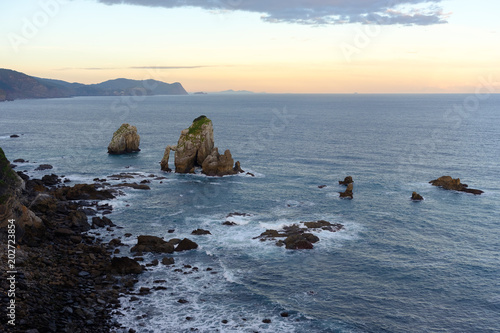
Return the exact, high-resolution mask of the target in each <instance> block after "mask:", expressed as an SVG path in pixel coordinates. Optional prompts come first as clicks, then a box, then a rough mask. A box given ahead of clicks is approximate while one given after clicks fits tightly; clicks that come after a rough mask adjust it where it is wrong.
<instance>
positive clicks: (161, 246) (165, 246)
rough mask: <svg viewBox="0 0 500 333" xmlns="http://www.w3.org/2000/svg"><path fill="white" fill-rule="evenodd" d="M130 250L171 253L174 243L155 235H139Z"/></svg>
mask: <svg viewBox="0 0 500 333" xmlns="http://www.w3.org/2000/svg"><path fill="white" fill-rule="evenodd" d="M130 251H131V252H154V253H173V252H174V245H172V243H169V242H166V241H165V240H163V239H162V238H159V237H156V236H139V237H137V245H136V246H134V247H133V248H131V249H130Z"/></svg>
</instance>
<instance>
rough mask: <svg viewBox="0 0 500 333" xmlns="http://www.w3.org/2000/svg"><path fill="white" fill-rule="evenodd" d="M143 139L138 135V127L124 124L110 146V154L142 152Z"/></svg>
mask: <svg viewBox="0 0 500 333" xmlns="http://www.w3.org/2000/svg"><path fill="white" fill-rule="evenodd" d="M140 141H141V138H140V136H139V134H137V127H135V126H131V125H129V124H122V125H121V126H120V128H119V129H118V130H116V132H115V133H113V138H112V139H111V142H110V143H109V146H108V154H126V153H133V152H138V151H140V149H139V144H140Z"/></svg>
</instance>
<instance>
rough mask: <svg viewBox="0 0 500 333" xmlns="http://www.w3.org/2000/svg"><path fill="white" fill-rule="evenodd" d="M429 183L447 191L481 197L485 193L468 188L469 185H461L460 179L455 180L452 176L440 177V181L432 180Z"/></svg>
mask: <svg viewBox="0 0 500 333" xmlns="http://www.w3.org/2000/svg"><path fill="white" fill-rule="evenodd" d="M429 183H431V184H432V185H434V186H439V187H441V188H443V189H445V190H453V191H460V192H467V193H472V194H475V195H480V194H481V193H484V192H483V191H481V190H476V189H472V188H468V185H467V184H462V183H460V178H457V179H453V178H451V177H450V176H442V177H439V178H438V179H434V180H431V181H430V182H429Z"/></svg>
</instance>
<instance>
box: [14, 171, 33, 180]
mask: <svg viewBox="0 0 500 333" xmlns="http://www.w3.org/2000/svg"><path fill="white" fill-rule="evenodd" d="M17 175H18V176H19V177H21V179H22V180H24V181H27V180H29V179H30V177H29V176H28V175H27V174H25V173H24V172H22V171H18V172H17Z"/></svg>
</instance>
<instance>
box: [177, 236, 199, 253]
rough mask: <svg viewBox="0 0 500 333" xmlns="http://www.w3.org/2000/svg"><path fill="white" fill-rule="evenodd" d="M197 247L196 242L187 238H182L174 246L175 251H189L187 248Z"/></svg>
mask: <svg viewBox="0 0 500 333" xmlns="http://www.w3.org/2000/svg"><path fill="white" fill-rule="evenodd" d="M197 248H198V244H196V243H195V242H193V241H192V240H189V239H187V238H184V239H183V240H181V241H180V242H179V244H177V247H176V248H175V251H176V252H180V251H189V250H194V249H197Z"/></svg>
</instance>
